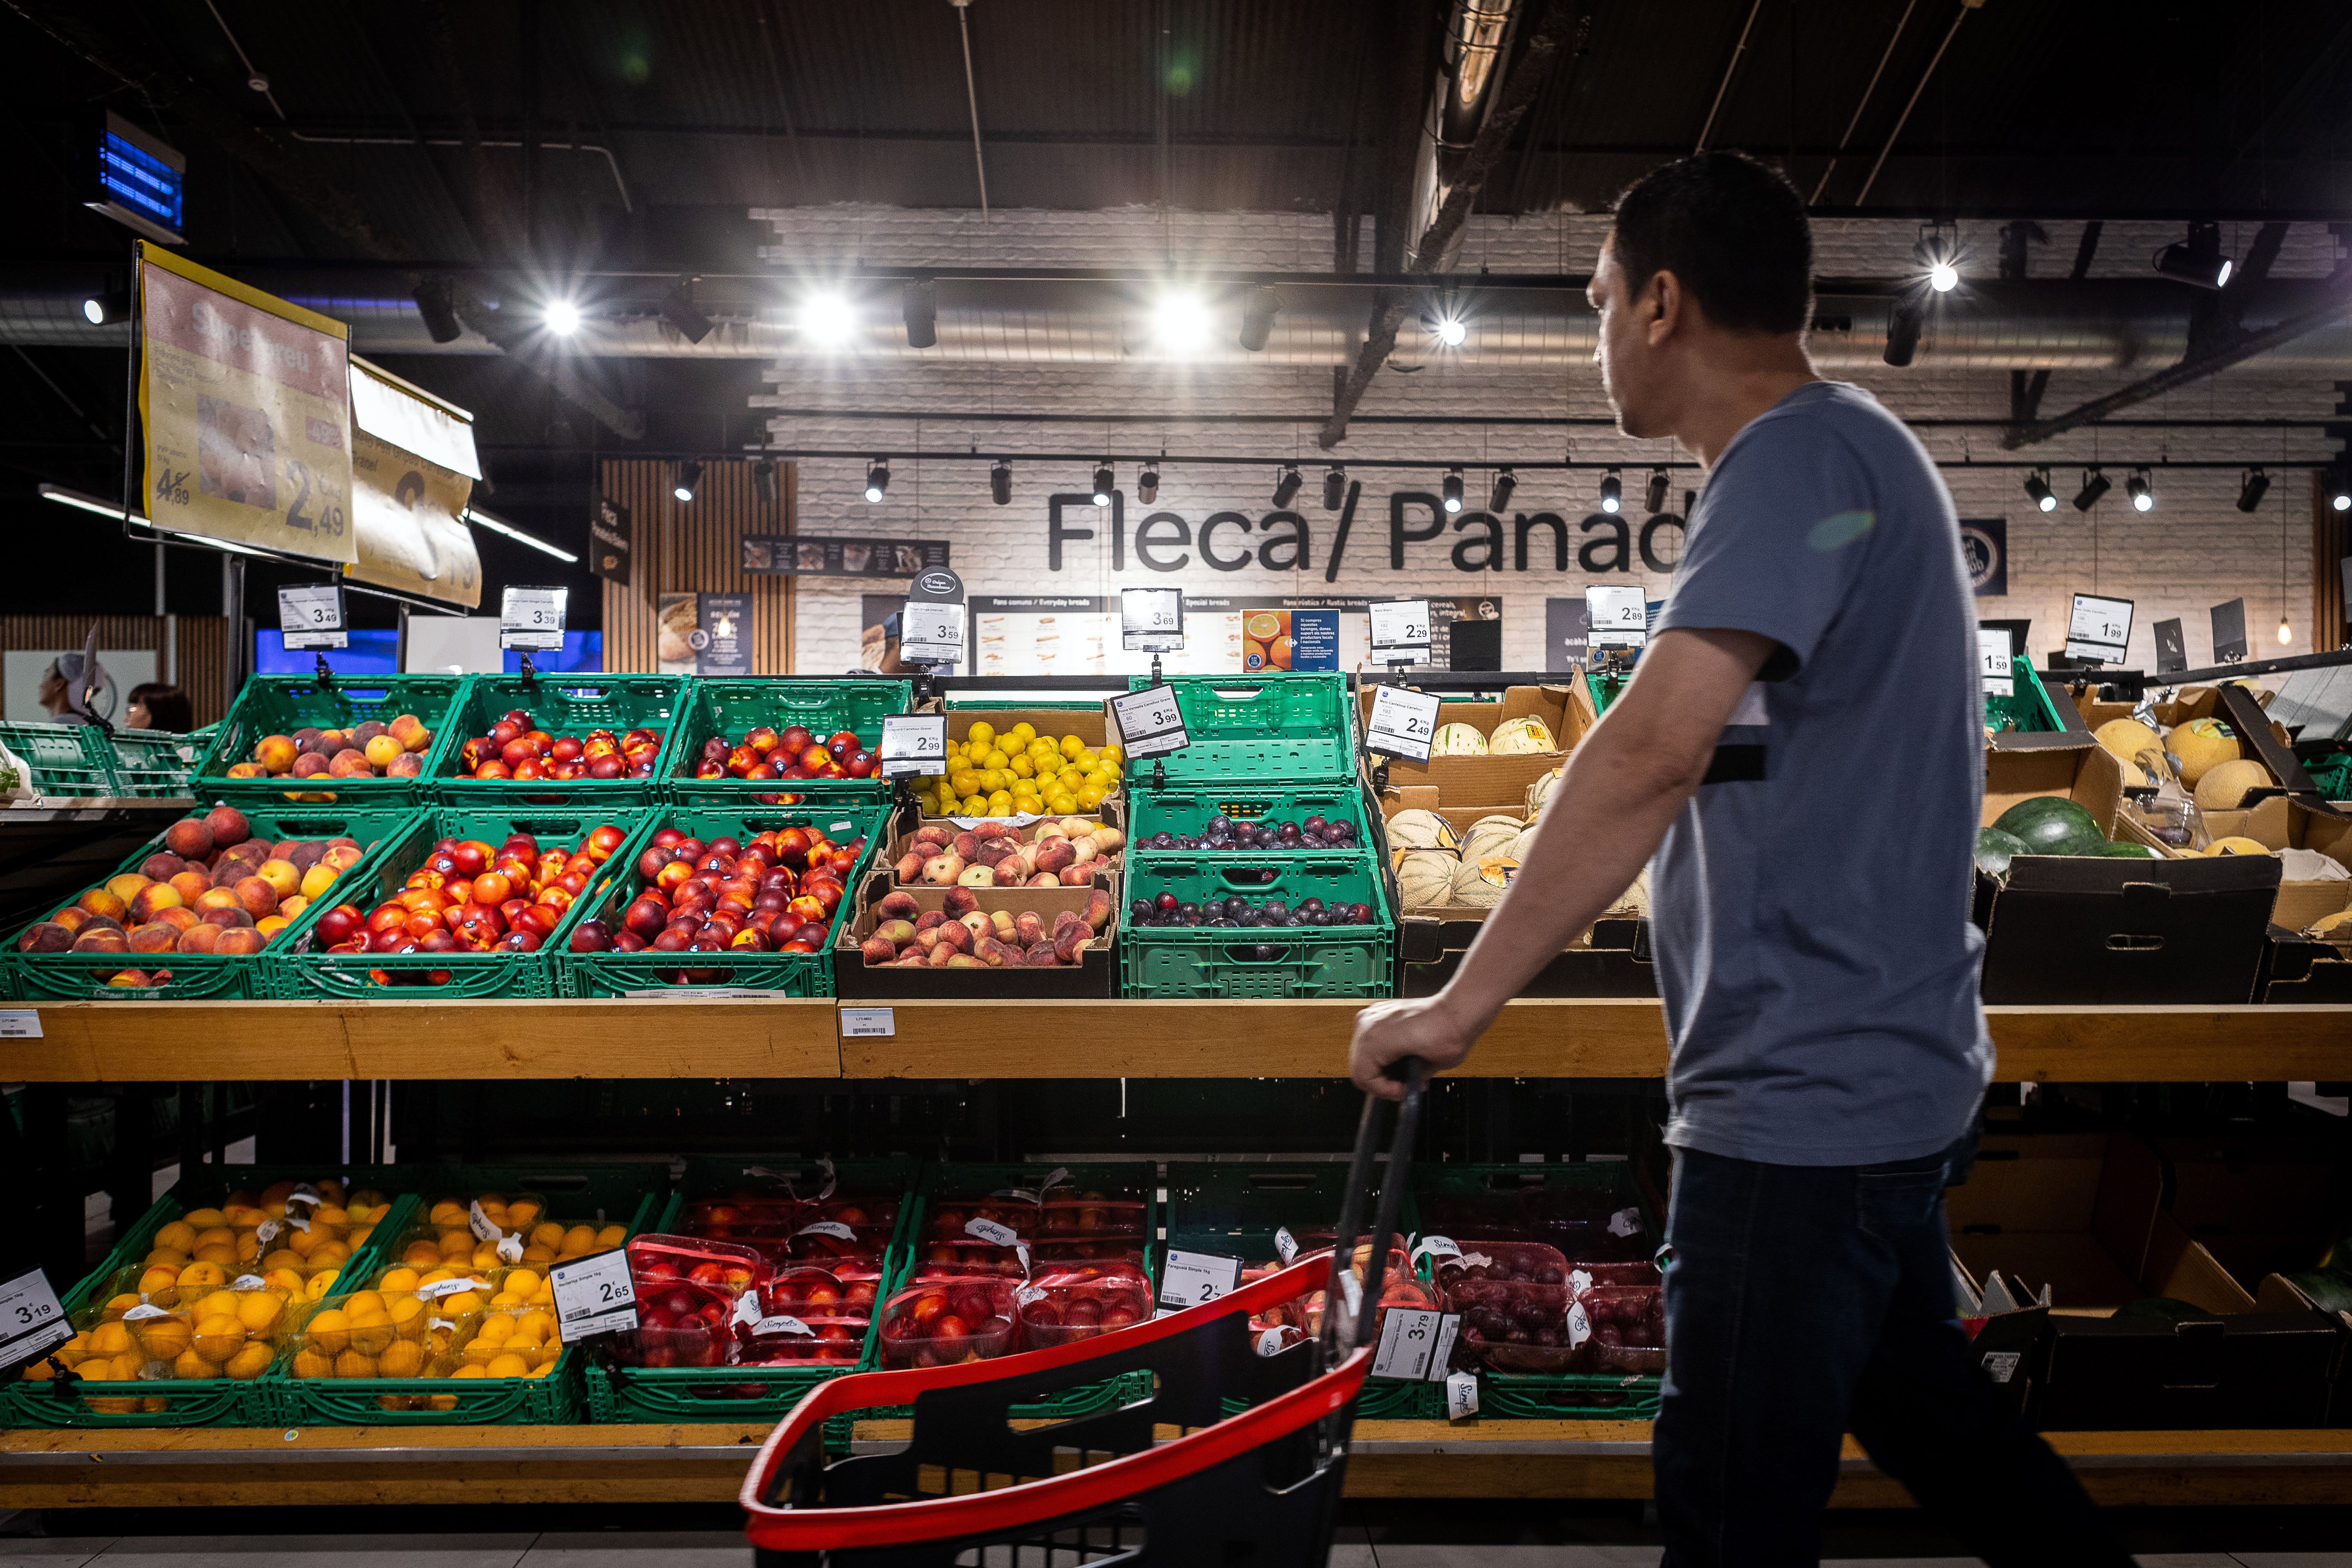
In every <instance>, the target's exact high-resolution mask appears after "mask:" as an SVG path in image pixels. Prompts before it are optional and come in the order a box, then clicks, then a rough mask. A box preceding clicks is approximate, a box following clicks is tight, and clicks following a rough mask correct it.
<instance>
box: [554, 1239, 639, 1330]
mask: <svg viewBox="0 0 2352 1568" xmlns="http://www.w3.org/2000/svg"><path fill="white" fill-rule="evenodd" d="M547 1280H548V1283H549V1285H550V1286H551V1287H552V1288H553V1289H554V1291H555V1321H556V1326H557V1327H558V1328H559V1329H561V1330H562V1333H563V1342H564V1343H565V1344H577V1343H579V1342H581V1341H582V1340H584V1339H588V1338H590V1337H591V1336H593V1335H596V1334H616V1333H619V1332H621V1331H623V1330H625V1329H634V1328H635V1327H636V1326H637V1282H636V1280H635V1279H633V1278H631V1277H630V1274H629V1258H628V1254H627V1253H625V1252H623V1251H621V1250H620V1249H619V1248H617V1247H616V1248H614V1250H613V1251H611V1252H600V1253H597V1254H596V1255H595V1256H593V1257H592V1258H580V1259H578V1260H576V1261H574V1262H571V1263H559V1264H557V1265H555V1266H554V1267H553V1268H550V1269H549V1270H548V1271H547Z"/></svg>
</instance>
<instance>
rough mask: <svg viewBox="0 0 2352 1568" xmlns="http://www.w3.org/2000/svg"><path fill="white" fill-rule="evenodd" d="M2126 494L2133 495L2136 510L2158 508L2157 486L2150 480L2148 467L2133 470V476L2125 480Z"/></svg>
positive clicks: (2133, 504) (2133, 505)
mask: <svg viewBox="0 0 2352 1568" xmlns="http://www.w3.org/2000/svg"><path fill="white" fill-rule="evenodd" d="M2124 494H2126V495H2127V496H2129V497H2131V503H2132V510H2134V511H2154V510H2156V486H2155V485H2154V484H2153V483H2151V482H2150V481H2149V479H2148V477H2147V469H2146V468H2134V469H2133V470H2132V475H2131V478H2129V479H2126V480H2125V481H2124Z"/></svg>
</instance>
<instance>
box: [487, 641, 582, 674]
mask: <svg viewBox="0 0 2352 1568" xmlns="http://www.w3.org/2000/svg"><path fill="white" fill-rule="evenodd" d="M530 667H531V668H533V669H593V670H596V671H599V672H602V671H603V669H604V633H603V632H566V633H564V634H563V646H562V647H560V648H553V647H541V648H533V649H531V653H530ZM506 671H507V673H508V674H509V675H520V674H521V673H522V655H521V654H520V652H518V651H516V650H515V649H513V648H509V649H507V653H506Z"/></svg>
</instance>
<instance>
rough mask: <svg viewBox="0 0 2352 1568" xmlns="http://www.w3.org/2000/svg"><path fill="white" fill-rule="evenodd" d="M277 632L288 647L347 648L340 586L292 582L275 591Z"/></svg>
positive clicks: (347, 637) (348, 637)
mask: <svg viewBox="0 0 2352 1568" xmlns="http://www.w3.org/2000/svg"><path fill="white" fill-rule="evenodd" d="M278 631H279V633H280V635H282V636H283V637H285V639H286V646H287V647H289V648H306V647H351V645H352V639H351V637H350V635H349V634H348V632H347V630H346V623H345V622H344V619H343V590H342V588H341V585H340V584H334V583H296V584H290V585H289V586H287V587H284V588H280V589H278Z"/></svg>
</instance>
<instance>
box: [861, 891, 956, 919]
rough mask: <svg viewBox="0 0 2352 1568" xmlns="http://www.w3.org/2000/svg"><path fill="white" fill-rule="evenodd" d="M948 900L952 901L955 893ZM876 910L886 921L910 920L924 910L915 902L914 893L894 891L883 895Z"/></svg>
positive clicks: (875, 907)
mask: <svg viewBox="0 0 2352 1568" xmlns="http://www.w3.org/2000/svg"><path fill="white" fill-rule="evenodd" d="M948 900H949V901H950V903H952V902H953V901H954V900H955V895H954V894H953V893H950V894H949V895H948ZM874 912H875V913H876V914H877V915H880V916H881V917H882V918H883V919H884V920H886V921H910V920H913V919H914V918H915V917H916V916H917V915H919V914H920V913H921V912H922V906H921V905H919V904H918V903H916V902H915V895H914V894H912V893H906V892H896V891H894V892H888V893H885V894H883V895H882V899H881V901H880V902H878V903H877V904H876V905H875V906H874Z"/></svg>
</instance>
